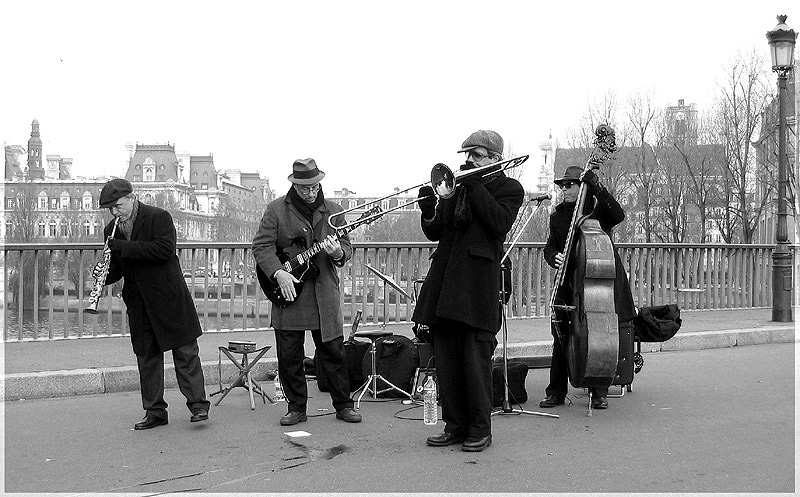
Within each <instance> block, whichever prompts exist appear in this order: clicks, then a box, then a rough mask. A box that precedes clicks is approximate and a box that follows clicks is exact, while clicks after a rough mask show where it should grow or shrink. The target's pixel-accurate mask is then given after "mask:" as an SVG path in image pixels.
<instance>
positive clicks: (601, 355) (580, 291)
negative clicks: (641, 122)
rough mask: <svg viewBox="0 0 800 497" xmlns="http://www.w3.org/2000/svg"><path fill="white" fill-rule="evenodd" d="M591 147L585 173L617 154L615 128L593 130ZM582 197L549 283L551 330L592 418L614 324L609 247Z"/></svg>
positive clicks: (608, 374) (614, 341) (607, 380)
mask: <svg viewBox="0 0 800 497" xmlns="http://www.w3.org/2000/svg"><path fill="white" fill-rule="evenodd" d="M594 145H595V147H594V149H593V150H592V152H591V154H590V156H589V159H588V160H587V162H586V166H585V168H584V171H587V170H590V169H599V168H600V166H601V165H602V164H603V163H604V162H605V161H606V160H608V159H609V158H610V156H611V155H612V154H613V152H615V151H616V149H617V147H616V143H615V141H614V129H613V128H611V126H608V125H606V124H602V125H600V126H598V127H597V129H596V130H595V140H594ZM587 193H588V188H587V186H586V184H585V183H583V182H581V183H580V189H579V192H578V198H577V201H576V202H575V209H574V211H573V212H572V219H571V221H570V226H569V231H568V232H567V240H566V243H565V245H564V260H563V262H562V263H561V266H560V267H559V268H558V269H557V271H556V275H555V281H554V284H553V294H552V296H551V298H550V309H551V314H550V316H551V321H550V326H551V329H552V331H553V335H554V336H555V337H556V338H557V340H558V342H559V344H560V346H561V348H562V350H563V351H564V356H565V357H566V359H567V363H568V368H569V380H570V383H571V384H572V386H573V387H575V388H589V410H588V416H591V415H592V388H593V387H608V386H610V385H611V384H612V382H613V381H614V376H615V374H616V371H617V360H618V356H619V325H618V321H617V313H616V310H615V306H614V279H615V277H616V267H615V264H614V246H613V244H612V243H611V239H610V238H609V236H608V235H607V234H606V233H605V231H603V229H602V228H601V227H600V223H599V222H598V221H597V220H596V219H592V218H591V215H592V213H588V214H584V207H585V205H586V196H587Z"/></svg>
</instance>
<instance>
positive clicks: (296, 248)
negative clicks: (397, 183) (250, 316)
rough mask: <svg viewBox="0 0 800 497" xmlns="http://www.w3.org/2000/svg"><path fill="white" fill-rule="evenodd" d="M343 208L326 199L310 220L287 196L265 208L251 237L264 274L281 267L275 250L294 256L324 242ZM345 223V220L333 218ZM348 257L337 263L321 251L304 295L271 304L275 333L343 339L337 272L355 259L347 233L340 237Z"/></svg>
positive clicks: (254, 255) (270, 275) (268, 274)
mask: <svg viewBox="0 0 800 497" xmlns="http://www.w3.org/2000/svg"><path fill="white" fill-rule="evenodd" d="M341 211H342V207H341V206H340V205H338V204H336V203H334V202H331V201H329V200H326V201H325V202H324V203H323V204H322V205H320V206H319V208H317V210H315V211H314V214H313V216H312V222H311V223H309V222H308V220H307V219H306V218H305V217H303V215H302V214H301V213H300V211H299V210H297V207H295V206H294V205H292V202H291V200H290V199H289V197H288V196H283V197H280V198H278V199H276V200H273V201H272V202H270V203H269V205H267V210H266V211H265V212H264V216H263V217H262V218H261V224H260V225H259V226H258V231H257V232H256V235H255V237H254V238H253V257H254V258H255V260H256V262H257V263H258V265H259V266H260V267H261V270H262V271H264V274H266V275H267V276H269V277H270V278H272V275H273V274H274V273H275V271H277V270H278V269H281V268H283V264H282V263H281V262H280V260H279V259H278V256H277V249H278V248H280V249H282V250H285V251H286V253H287V254H288V255H289V256H290V257H294V256H295V255H297V254H299V253H300V252H302V251H303V250H305V249H306V248H309V247H311V246H312V245H313V244H314V243H315V242H317V241H320V240H323V239H324V238H325V237H326V236H327V235H330V234H333V233H334V230H333V228H331V227H330V226H329V225H328V218H329V217H330V215H331V214H333V213H337V212H341ZM335 221H336V223H337V224H343V223H344V219H343V218H342V216H340V217H339V218H337V219H335ZM339 243H340V244H341V246H342V250H343V251H344V257H343V258H342V259H341V260H339V261H336V262H333V261H332V260H331V258H330V256H329V255H328V254H327V253H325V251H322V252H320V253H318V254H316V255H315V256H314V257H313V258H312V259H311V262H313V263H314V265H315V266H317V268H319V275H318V276H317V277H316V278H314V279H313V280H310V281H306V282H305V284H304V285H303V290H302V291H301V292H300V296H299V297H298V298H297V300H295V301H294V302H293V303H291V304H289V305H287V306H286V307H280V306H277V305H274V306H272V322H271V326H272V327H273V328H274V329H276V330H316V329H319V330H320V333H321V334H322V340H323V341H325V342H328V341H331V340H333V339H335V338H337V337H340V336H343V327H344V318H343V317H342V307H341V303H340V296H339V274H338V272H337V267H342V266H344V264H345V262H347V261H348V260H349V259H350V258H351V257H352V255H353V249H352V247H351V246H350V239H349V238H348V236H347V235H344V236H342V237H341V238H339Z"/></svg>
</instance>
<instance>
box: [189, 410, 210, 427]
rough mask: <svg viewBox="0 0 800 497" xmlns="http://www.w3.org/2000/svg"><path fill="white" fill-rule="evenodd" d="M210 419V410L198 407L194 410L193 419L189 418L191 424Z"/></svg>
mask: <svg viewBox="0 0 800 497" xmlns="http://www.w3.org/2000/svg"><path fill="white" fill-rule="evenodd" d="M207 419H208V409H203V408H202V407H198V408H197V409H192V417H190V418H189V422H191V423H197V422H198V421H205V420H207Z"/></svg>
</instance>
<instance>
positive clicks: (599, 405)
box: [592, 397, 608, 409]
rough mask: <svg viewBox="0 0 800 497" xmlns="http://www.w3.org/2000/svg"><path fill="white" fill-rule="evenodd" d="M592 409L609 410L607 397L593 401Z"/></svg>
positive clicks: (596, 398)
mask: <svg viewBox="0 0 800 497" xmlns="http://www.w3.org/2000/svg"><path fill="white" fill-rule="evenodd" d="M592 409H608V401H607V400H606V398H605V397H595V398H593V399H592Z"/></svg>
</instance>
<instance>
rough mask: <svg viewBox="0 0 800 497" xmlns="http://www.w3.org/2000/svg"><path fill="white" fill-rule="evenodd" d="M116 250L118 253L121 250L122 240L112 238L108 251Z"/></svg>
mask: <svg viewBox="0 0 800 497" xmlns="http://www.w3.org/2000/svg"><path fill="white" fill-rule="evenodd" d="M115 249H116V251H117V252H119V250H120V240H117V239H116V238H111V239H109V240H108V250H110V251H111V252H114V251H115Z"/></svg>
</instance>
